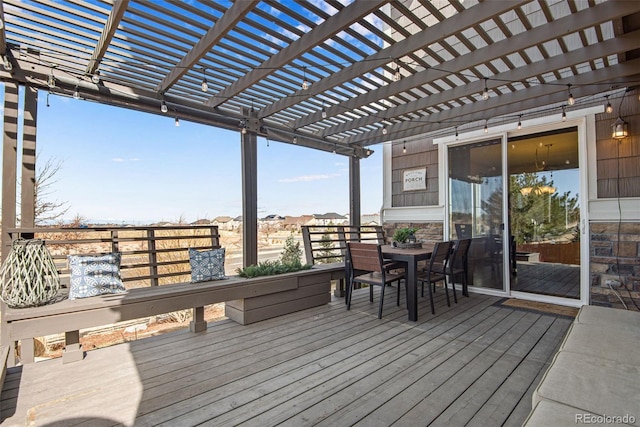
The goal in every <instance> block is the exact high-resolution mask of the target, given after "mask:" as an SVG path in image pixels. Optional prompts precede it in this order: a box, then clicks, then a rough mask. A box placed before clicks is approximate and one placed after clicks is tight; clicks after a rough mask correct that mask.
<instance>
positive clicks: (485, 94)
mask: <svg viewBox="0 0 640 427" xmlns="http://www.w3.org/2000/svg"><path fill="white" fill-rule="evenodd" d="M487 80H488V79H487V78H486V77H485V78H484V90H483V91H482V99H484V100H485V101H486V100H487V99H489V88H488V87H487Z"/></svg>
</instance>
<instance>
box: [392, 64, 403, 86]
mask: <svg viewBox="0 0 640 427" xmlns="http://www.w3.org/2000/svg"><path fill="white" fill-rule="evenodd" d="M401 78H402V74H400V66H398V67H397V68H396V72H395V73H394V74H393V80H395V81H397V82H399V81H400V79H401Z"/></svg>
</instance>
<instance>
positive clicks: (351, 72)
mask: <svg viewBox="0 0 640 427" xmlns="http://www.w3.org/2000/svg"><path fill="white" fill-rule="evenodd" d="M361 3H362V2H354V4H358V5H360V6H362V4H361ZM523 3H528V0H517V1H515V0H514V1H499V0H487V1H484V2H482V3H480V4H479V5H476V6H473V7H470V8H469V9H466V10H465V11H463V12H461V13H458V14H456V15H453V16H452V17H450V18H448V19H447V20H446V21H443V22H441V23H439V24H436V25H434V26H432V27H429V28H427V29H425V30H424V31H421V32H419V33H417V34H415V35H413V36H411V37H407V38H406V39H404V40H402V41H399V42H398V43H395V44H393V45H391V46H389V47H387V48H384V49H381V50H379V51H378V52H376V53H374V54H373V55H370V56H368V57H367V58H365V59H364V60H361V61H358V62H355V63H354V64H353V65H351V66H348V67H346V68H344V69H342V70H340V71H338V72H336V73H333V74H331V75H330V76H328V77H326V78H324V79H322V80H320V81H318V82H315V83H314V84H313V91H307V92H308V93H305V91H298V92H296V93H295V95H294V96H290V97H286V98H282V99H280V100H279V101H277V102H274V103H273V104H271V105H269V106H268V107H266V108H264V109H262V110H261V111H260V117H268V116H271V115H273V114H275V113H277V112H279V111H282V110H284V109H286V108H289V107H292V106H293V105H295V104H298V103H300V102H301V101H302V100H303V99H306V98H309V97H311V96H313V94H316V93H322V92H324V91H328V90H331V89H332V88H333V87H335V86H338V85H340V84H342V83H346V82H349V81H351V80H353V79H355V78H357V77H359V76H361V75H364V74H365V73H367V72H369V71H371V70H373V69H375V68H378V67H380V66H381V65H383V64H385V63H388V62H392V61H394V58H401V57H403V56H406V55H409V54H411V53H413V52H415V51H417V50H419V49H421V48H422V47H424V46H427V45H429V44H432V43H436V42H438V41H439V40H444V39H446V38H447V37H450V36H452V35H455V34H456V33H459V32H462V31H463V30H465V29H467V28H469V27H472V26H473V25H476V24H477V23H478V22H479V21H486V20H488V19H491V18H493V17H495V16H498V15H500V14H501V13H504V12H506V11H508V10H510V9H513V7H515V6H517V5H519V4H523ZM479 6H482V7H479Z"/></svg>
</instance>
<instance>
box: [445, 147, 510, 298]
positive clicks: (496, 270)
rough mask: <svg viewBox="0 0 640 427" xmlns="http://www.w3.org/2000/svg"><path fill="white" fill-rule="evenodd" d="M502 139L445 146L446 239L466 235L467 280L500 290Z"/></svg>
mask: <svg viewBox="0 0 640 427" xmlns="http://www.w3.org/2000/svg"><path fill="white" fill-rule="evenodd" d="M501 142H502V140H501V139H491V140H487V141H482V142H475V143H471V144H465V145H459V146H452V147H449V149H448V156H449V158H448V164H449V180H448V186H449V189H448V190H449V191H448V194H449V209H448V212H449V230H450V233H449V234H450V236H449V237H450V239H452V240H455V239H465V238H470V239H472V240H471V249H470V250H469V258H468V263H469V277H468V279H469V283H470V285H472V286H475V287H480V288H491V289H499V290H504V279H503V276H504V260H503V258H504V257H503V239H504V221H503V219H502V218H503V203H504V200H503V188H504V183H503V178H502V143H501Z"/></svg>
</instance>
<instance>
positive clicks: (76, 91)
mask: <svg viewBox="0 0 640 427" xmlns="http://www.w3.org/2000/svg"><path fill="white" fill-rule="evenodd" d="M73 99H80V92H79V91H78V86H76V90H74V91H73Z"/></svg>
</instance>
